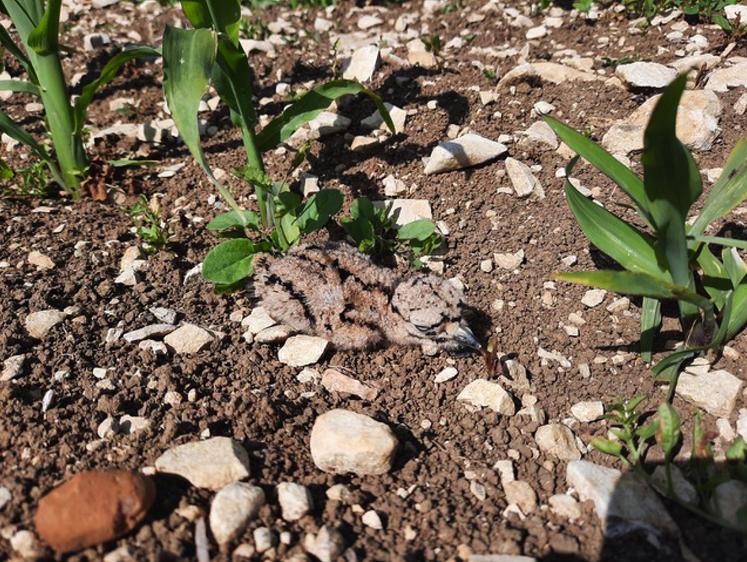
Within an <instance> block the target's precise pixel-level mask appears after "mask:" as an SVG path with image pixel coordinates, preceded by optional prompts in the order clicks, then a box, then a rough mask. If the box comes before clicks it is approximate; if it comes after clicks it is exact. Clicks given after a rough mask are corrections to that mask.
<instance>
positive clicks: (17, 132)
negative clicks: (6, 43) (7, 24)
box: [0, 26, 65, 185]
mask: <svg viewBox="0 0 747 562" xmlns="http://www.w3.org/2000/svg"><path fill="white" fill-rule="evenodd" d="M0 27H2V26H0ZM0 131H2V132H3V133H5V134H6V135H8V136H9V137H10V138H12V139H15V140H17V141H18V142H20V143H21V144H24V145H26V146H27V147H28V148H29V149H30V150H31V151H32V152H33V153H34V154H36V156H37V157H38V158H39V159H40V160H42V161H43V162H44V163H45V164H46V165H47V166H48V167H49V171H50V173H51V174H52V177H53V178H54V180H55V181H56V182H57V183H58V184H60V185H65V183H64V182H63V180H62V176H61V175H60V172H59V170H58V168H57V164H56V162H55V161H54V159H53V158H52V157H51V156H49V154H48V153H47V149H46V148H44V147H43V146H42V145H40V144H39V143H37V142H36V141H35V140H34V137H32V136H31V135H30V134H29V133H28V132H27V131H26V130H25V129H24V128H23V127H21V126H20V125H18V124H17V123H16V122H15V121H13V120H12V119H11V118H10V117H9V116H8V114H7V113H5V112H4V111H0Z"/></svg>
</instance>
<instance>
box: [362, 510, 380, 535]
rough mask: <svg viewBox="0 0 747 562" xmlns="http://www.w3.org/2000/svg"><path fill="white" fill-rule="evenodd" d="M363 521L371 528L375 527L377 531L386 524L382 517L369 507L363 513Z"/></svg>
mask: <svg viewBox="0 0 747 562" xmlns="http://www.w3.org/2000/svg"><path fill="white" fill-rule="evenodd" d="M361 523H363V524H364V525H365V526H366V527H368V528H369V529H374V530H376V531H381V530H382V529H383V528H384V524H383V523H382V522H381V517H380V516H379V514H378V513H376V511H374V510H373V509H369V510H368V511H366V512H365V513H364V514H363V515H361Z"/></svg>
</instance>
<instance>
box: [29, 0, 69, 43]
mask: <svg viewBox="0 0 747 562" xmlns="http://www.w3.org/2000/svg"><path fill="white" fill-rule="evenodd" d="M61 8H62V0H47V9H46V10H45V11H44V15H43V16H42V18H41V20H40V21H39V24H38V25H37V26H36V27H35V28H34V30H33V31H32V32H31V33H30V34H29V36H28V38H27V39H26V44H27V45H28V46H29V47H30V48H31V49H33V50H34V52H36V53H37V54H39V55H51V54H53V53H56V52H57V49H58V48H59V43H58V37H59V33H60V10H61Z"/></svg>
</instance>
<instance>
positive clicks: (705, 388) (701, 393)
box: [676, 371, 744, 418]
mask: <svg viewBox="0 0 747 562" xmlns="http://www.w3.org/2000/svg"><path fill="white" fill-rule="evenodd" d="M743 384H744V382H743V381H742V380H740V379H739V378H737V377H735V376H734V375H732V374H731V373H729V372H727V371H710V372H708V373H706V374H704V375H691V374H689V373H681V374H680V376H679V380H678V382H677V389H676V392H677V394H678V395H679V396H680V397H682V398H684V399H685V400H687V401H688V402H690V403H692V404H695V405H696V406H698V407H700V408H703V409H704V410H705V411H706V412H708V413H709V414H712V415H714V416H717V417H725V418H728V417H729V416H730V415H731V412H732V410H734V405H735V404H736V401H737V397H738V396H739V393H740V392H741V390H742V386H743Z"/></svg>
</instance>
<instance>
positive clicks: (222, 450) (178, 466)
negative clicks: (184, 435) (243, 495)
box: [155, 437, 249, 490]
mask: <svg viewBox="0 0 747 562" xmlns="http://www.w3.org/2000/svg"><path fill="white" fill-rule="evenodd" d="M155 465H156V470H158V471H159V472H165V473H167V474H177V475H178V476H181V477H182V478H185V479H186V480H188V481H189V482H190V483H191V484H192V485H193V486H197V487H198V488H207V489H209V490H220V489H221V488H223V487H224V486H227V485H228V484H232V483H233V482H237V481H238V480H241V479H242V478H246V477H247V476H249V455H248V454H247V452H246V449H244V447H243V446H242V445H241V443H239V442H238V441H234V440H233V439H230V438H229V437H212V438H210V439H206V440H205V441H194V442H192V443H185V444H184V445H177V446H176V447H173V448H171V449H169V450H168V451H166V452H165V453H163V454H162V455H161V456H160V457H158V458H157V459H156V463H155Z"/></svg>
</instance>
